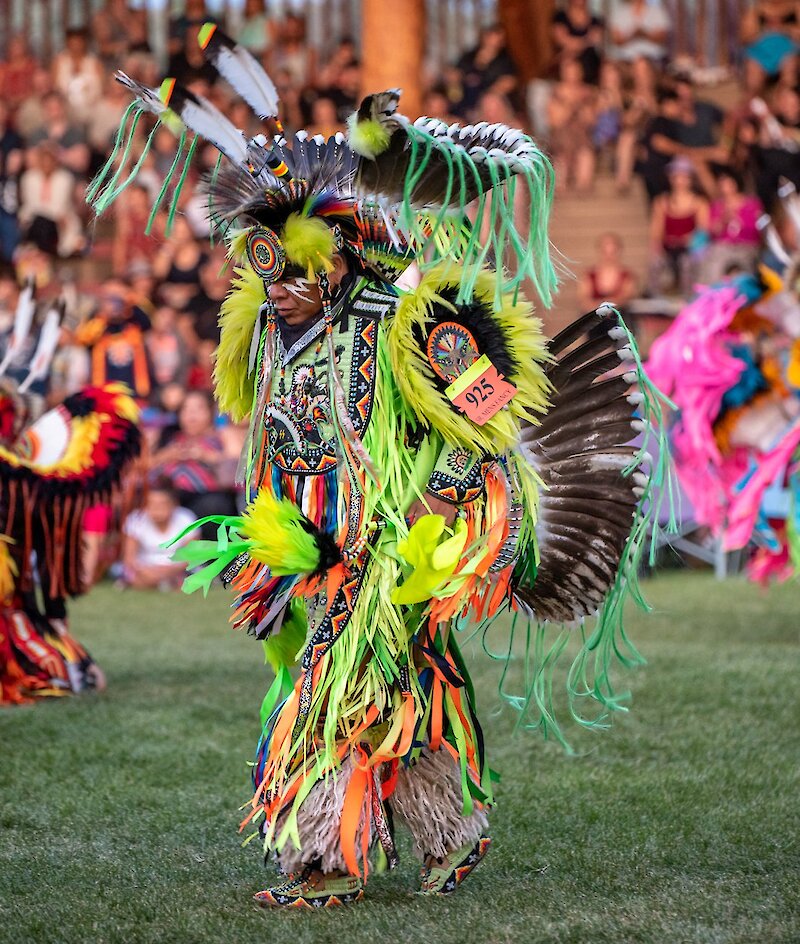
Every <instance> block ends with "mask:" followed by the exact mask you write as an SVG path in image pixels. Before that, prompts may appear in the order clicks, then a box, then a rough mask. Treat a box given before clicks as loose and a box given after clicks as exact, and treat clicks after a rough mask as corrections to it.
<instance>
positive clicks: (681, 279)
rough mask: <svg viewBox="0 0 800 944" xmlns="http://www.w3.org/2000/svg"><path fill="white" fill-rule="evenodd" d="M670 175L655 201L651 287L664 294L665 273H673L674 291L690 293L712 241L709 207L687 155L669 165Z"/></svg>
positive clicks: (656, 293)
mask: <svg viewBox="0 0 800 944" xmlns="http://www.w3.org/2000/svg"><path fill="white" fill-rule="evenodd" d="M668 177H669V190H668V191H667V193H665V194H662V195H661V196H659V197H656V199H655V200H654V201H653V212H652V218H651V221H650V252H651V261H650V277H649V290H650V293H651V294H652V295H658V294H660V292H661V290H662V281H663V275H664V273H665V272H669V273H670V274H671V275H672V279H673V284H672V288H673V290H674V289H675V288H677V289H678V290H679V291H680V293H681V294H682V295H684V296H686V295H688V294H689V293H690V292H691V289H692V285H693V282H694V275H695V268H696V264H697V261H698V259H699V257H700V255H701V253H702V250H703V249H704V248H705V245H706V243H707V240H708V224H709V207H708V201H707V200H706V199H705V197H701V196H700V195H699V194H698V193H697V190H696V187H695V184H696V178H695V176H694V169H693V167H692V164H691V162H690V161H688V160H687V159H686V158H676V159H675V160H674V161H673V162H672V163H671V164H670V165H669V168H668Z"/></svg>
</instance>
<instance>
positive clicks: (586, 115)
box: [0, 0, 800, 579]
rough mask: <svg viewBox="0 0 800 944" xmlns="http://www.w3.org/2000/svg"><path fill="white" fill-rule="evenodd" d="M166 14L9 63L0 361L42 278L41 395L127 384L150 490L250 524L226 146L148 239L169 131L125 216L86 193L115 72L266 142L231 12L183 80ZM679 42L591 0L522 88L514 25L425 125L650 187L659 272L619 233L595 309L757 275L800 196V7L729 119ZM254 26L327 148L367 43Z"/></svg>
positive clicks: (563, 15) (1, 141)
mask: <svg viewBox="0 0 800 944" xmlns="http://www.w3.org/2000/svg"><path fill="white" fill-rule="evenodd" d="M146 16H147V14H146V13H145V12H144V11H140V10H134V9H131V8H129V6H128V3H127V0H108V2H107V3H105V4H104V6H103V8H102V9H101V10H100V11H99V12H98V13H96V15H95V16H94V18H93V19H92V20H91V21H90V23H89V24H88V25H87V27H86V28H81V29H70V30H68V31H67V33H66V39H65V44H64V48H63V49H62V50H61V51H59V52H58V53H57V54H56V55H55V56H54V57H53V58H52V61H49V62H43V61H41V60H40V59H38V58H37V57H36V56H35V55H33V54H32V52H31V50H30V49H29V47H28V44H27V42H26V38H25V37H24V36H21V35H18V36H13V37H10V38H9V40H8V42H7V45H6V48H5V50H4V51H3V55H4V58H3V59H2V60H0V349H1V348H2V346H3V343H4V342H3V341H2V338H3V337H4V336H7V335H8V333H9V331H10V328H11V323H12V319H13V313H14V309H15V305H16V299H17V297H18V294H19V286H20V285H21V284H22V283H23V282H24V281H25V280H26V279H27V278H34V279H35V281H36V283H37V286H38V297H39V299H40V300H42V302H44V303H46V302H47V301H48V300H49V299H55V298H57V297H63V298H64V299H65V300H66V317H65V319H64V322H63V329H62V343H61V347H60V350H59V352H58V354H57V357H56V360H55V363H54V367H53V373H52V377H51V380H50V385H49V388H48V390H47V391H44V390H43V391H42V393H46V395H47V396H48V397H49V398H50V400H51V401H52V402H58V401H59V400H60V399H61V398H63V397H64V396H65V395H67V394H69V393H71V392H73V391H74V390H76V389H78V388H79V387H80V386H82V385H83V384H85V383H87V382H93V383H99V382H104V381H109V380H121V381H124V382H125V383H127V384H128V385H129V386H130V387H131V389H132V390H133V391H134V393H135V395H136V397H137V398H138V399H139V401H140V402H141V403H142V405H143V407H144V418H145V430H146V434H147V438H148V442H149V446H150V451H149V456H150V458H149V460H148V461H149V475H150V478H151V481H153V482H155V481H158V482H159V483H160V487H161V488H162V491H161V492H160V493H159V494H160V495H161V496H162V498H163V497H164V495H165V494H167V492H169V495H168V498H169V501H170V502H173V503H174V506H175V508H178V507H180V506H182V507H184V508H188V509H189V510H190V512H191V513H192V514H194V515H196V516H198V517H202V516H203V515H205V514H209V513H223V514H224V513H229V512H232V511H233V510H234V509H235V508H236V505H237V501H240V497H239V496H237V493H236V489H235V484H234V482H235V470H236V463H237V459H238V455H239V452H240V449H241V446H242V443H243V440H244V436H245V431H244V430H243V429H240V428H235V427H230V426H229V425H226V424H225V422H224V421H223V420H221V419H220V418H218V417H216V416H215V413H214V410H213V404H212V401H211V399H210V393H211V390H212V367H213V363H212V355H213V351H214V348H215V346H216V343H217V340H218V329H217V313H218V309H219V305H220V302H221V300H222V299H223V297H224V295H225V293H226V291H227V288H228V285H229V280H230V269H229V266H228V263H227V260H226V257H225V252H224V249H223V248H222V247H221V246H219V245H214V244H213V242H212V241H211V240H210V239H209V228H208V222H207V215H208V208H207V205H206V202H205V198H204V197H202V196H201V195H200V192H199V188H197V183H198V181H199V180H200V178H201V176H202V175H203V174H204V173H206V172H209V171H211V170H213V167H214V165H215V162H216V159H217V153H216V151H215V150H214V149H213V148H212V147H210V146H208V147H206V148H205V149H202V148H201V149H200V150H199V151H198V155H197V156H196V159H195V161H194V163H193V165H192V167H191V168H190V170H189V172H188V176H187V178H186V181H185V184H184V186H183V187H182V189H181V194H180V200H179V203H178V212H177V214H176V215H175V217H174V220H172V221H171V222H170V224H169V225H168V221H167V213H166V211H163V212H160V213H158V214H157V215H156V216H155V219H154V221H152V226H151V230H150V233H149V234H146V233H145V229H146V228H147V226H148V220H149V218H150V216H151V209H152V207H153V206H154V205H155V204H156V203H157V202H158V197H159V190H160V188H161V182H162V181H163V180H164V177H165V175H166V174H167V172H168V171H169V169H170V166H171V165H172V162H173V158H174V155H175V150H176V139H175V136H174V135H173V134H172V132H171V131H170V130H169V129H168V128H167V127H165V126H161V127H160V128H159V129H158V130H157V131H156V133H155V135H154V136H153V140H152V145H151V146H150V148H149V150H147V149H145V147H144V142H145V140H146V138H147V135H148V133H149V131H150V130H151V129H152V125H149V126H148V123H147V120H143V121H141V122H140V125H139V126H138V127H137V133H136V136H135V138H134V140H133V146H132V148H133V155H134V157H136V158H138V157H139V155H141V154H142V151H143V150H144V151H145V154H144V156H143V157H142V168H141V172H140V173H139V175H138V177H137V179H136V182H135V183H133V184H131V185H130V186H129V187H127V189H126V190H125V192H124V193H123V194H122V195H121V197H120V198H119V200H118V201H117V202H116V203H115V205H114V206H113V208H112V209H110V210H109V211H108V213H107V214H106V215H104V216H102V217H101V218H100V219H97V220H95V219H94V218H93V217H92V215H91V212H90V211H89V209H88V208H87V206H86V203H85V192H86V188H87V184H88V183H89V182H90V181H91V179H92V178H93V176H94V175H95V174H96V173H97V171H98V170H99V169H100V168H101V167H102V166H103V163H104V161H105V160H106V158H107V156H108V154H109V152H110V150H111V147H112V142H113V140H114V135H115V133H116V129H117V127H118V125H119V122H120V119H121V118H122V116H123V114H124V112H125V110H126V108H127V106H128V104H129V102H130V96H129V94H128V92H127V91H126V89H125V88H123V87H122V86H121V85H119V84H118V83H116V82H114V81H113V80H112V74H113V71H114V70H115V69H118V68H121V69H123V70H124V71H125V72H127V73H128V74H129V75H130V76H132V77H133V78H134V79H136V80H137V81H139V82H141V83H143V84H145V85H148V86H157V85H158V84H159V82H160V78H161V77H162V75H164V74H167V75H172V76H174V77H175V78H176V79H177V80H178V81H180V82H181V83H183V84H184V85H186V86H188V87H189V88H190V89H191V90H193V91H195V92H198V93H200V94H202V95H204V96H206V97H207V98H209V99H210V100H211V101H212V102H213V103H214V104H216V105H217V106H218V107H219V108H221V109H222V110H223V111H224V112H225V113H226V114H227V115H228V116H229V117H230V119H231V120H232V121H233V122H234V124H236V125H238V126H239V127H241V128H242V129H243V130H244V131H245V132H247V133H248V135H252V134H255V133H257V131H258V130H259V129H258V128H257V127H256V126H254V124H253V116H252V114H251V112H250V111H249V109H248V108H247V107H245V106H244V104H243V103H242V102H241V101H240V100H239V99H237V98H236V97H235V95H234V94H233V92H232V90H231V89H230V87H229V86H227V85H226V84H225V83H224V82H222V81H220V80H218V79H217V76H216V73H215V72H214V70H213V69H211V68H210V67H209V66H208V65H207V63H206V61H205V59H204V57H203V54H202V52H201V50H200V49H199V46H198V42H197V37H198V32H199V30H200V28H201V26H202V24H203V23H204V22H206V21H208V20H209V19H213V16H211V15H210V13H209V11H208V10H207V9H206V5H205V0H186V3H185V9H184V12H182V13H181V14H180V15H179V16H174V17H173V18H172V19H171V20H170V23H169V36H168V56H169V59H168V62H167V63H166V68H164V65H165V64H164V63H163V62H159V61H158V60H157V58H156V56H155V55H154V53H153V51H152V50H151V49H150V47H149V45H148V24H147V19H146ZM225 25H226V26H227V27H228V28H230V24H225ZM672 30H673V23H672V22H671V19H670V17H669V15H668V13H667V12H666V9H665V7H664V6H663V5H662V4H661V3H659V2H658V0H618V2H617V3H616V4H615V5H613V6H612V13H611V15H610V18H609V20H608V22H604V21H603V20H602V19H601V18H599V17H598V16H596V15H595V14H594V13H593V12H592V7H591V5H590V4H589V3H588V0H565V2H563V3H562V4H560V5H559V7H558V9H557V12H556V13H555V15H554V16H553V20H552V25H551V39H552V48H553V55H552V62H551V66H550V69H549V71H548V73H547V74H546V75H544V76H543V77H541V78H539V79H536V80H534V81H533V82H531V83H528V84H527V85H526V84H525V83H523V82H521V81H520V79H519V76H518V74H517V70H516V69H515V65H514V62H513V60H512V58H511V56H510V55H509V53H508V51H507V49H506V37H505V35H504V32H503V30H502V28H501V27H499V26H496V25H495V26H489V27H487V28H485V29H483V30H482V32H481V34H480V37H479V40H478V42H477V44H476V45H475V47H474V48H472V49H469V50H467V51H465V52H464V53H463V55H461V56H460V58H458V59H457V61H455V62H454V63H453V64H452V66H451V67H450V68H446V69H444V70H439V71H440V72H441V74H432V75H429V76H428V77H427V93H426V98H425V102H424V110H425V112H426V113H427V114H430V115H433V116H435V117H439V118H442V119H444V120H450V119H452V120H455V119H462V120H485V121H489V122H495V121H499V122H507V123H509V124H521V125H523V126H525V127H526V128H528V129H529V130H531V131H532V133H533V134H535V135H536V137H537V139H538V140H539V141H540V142H541V143H542V144H543V146H544V147H545V148H546V149H547V150H548V152H549V153H550V154H551V155H552V157H553V160H554V163H555V165H556V171H557V180H558V181H559V186H560V187H562V188H565V189H568V190H573V191H578V192H580V193H590V192H591V190H592V188H593V186H594V183H595V178H596V175H597V173H598V167H601V168H602V167H605V166H606V165H607V166H609V167H610V168H611V171H612V173H613V176H614V181H615V186H616V188H617V189H618V191H619V193H620V194H621V195H623V194H626V193H628V192H629V191H630V189H631V188H632V187H633V186H639V183H638V182H637V178H638V180H640V181H641V186H642V187H643V190H644V192H645V193H646V197H647V201H648V204H649V207H650V211H651V212H650V219H651V225H650V253H651V265H650V270H649V272H648V274H647V277H646V279H641V278H638V277H637V275H636V274H634V273H633V272H631V271H630V269H629V268H628V267H627V266H626V265H625V263H624V260H623V249H622V244H621V241H620V239H619V237H618V236H616V235H615V234H614V233H613V232H609V233H607V234H606V235H605V236H603V237H602V239H601V240H600V242H599V247H598V258H597V260H596V263H595V265H594V266H593V267H592V268H591V269H590V270H588V271H587V272H586V273H585V275H584V277H583V279H582V281H581V286H580V294H581V300H582V302H583V303H584V304H586V305H587V306H588V305H591V304H592V303H596V302H597V301H598V300H602V299H608V298H612V299H614V300H616V301H618V302H619V303H621V304H624V303H625V302H627V301H628V300H630V299H631V298H633V297H635V296H636V295H637V294H640V293H641V292H642V291H643V290H646V291H649V292H650V293H651V294H659V293H661V292H663V291H665V290H666V291H670V290H671V291H677V292H687V291H688V290H689V289H690V287H691V285H692V282H693V280H694V279H696V278H697V277H698V273H699V272H700V271H702V273H703V274H704V277H705V278H707V279H713V278H718V277H722V276H724V275H725V274H727V273H730V272H732V271H734V270H740V269H746V268H747V267H749V266H752V264H753V261H754V259H755V257H756V255H757V253H758V251H759V247H760V244H761V233H760V231H759V228H758V226H757V223H758V220H759V217H761V215H762V213H763V212H764V210H765V209H766V210H769V211H774V210H775V196H776V193H777V189H778V186H779V182H780V181H781V179H783V178H787V179H789V180H792V181H794V182H795V183H796V184H797V185H798V186H800V92H799V91H798V49H800V4H798V3H795V2H793V0H758V2H756V3H755V4H754V6H753V7H752V9H751V10H750V11H749V13H748V15H747V16H746V18H745V19H744V20H743V22H742V23H741V40H742V45H741V54H740V57H739V61H738V62H737V63H736V69H737V73H736V74H737V76H738V81H739V83H740V85H739V88H740V94H739V97H738V101H737V103H736V105H735V106H734V107H732V108H729V109H727V110H723V109H721V108H719V107H718V106H717V105H715V104H712V103H711V102H710V101H707V100H705V97H704V95H703V94H702V90H698V88H697V87H696V83H695V81H694V77H693V73H692V71H691V69H688V70H686V69H684V70H683V71H676V70H675V69H673V68H671V67H670V64H669V61H668V50H669V49H670V37H671V33H672ZM235 32H236V38H237V39H238V40H239V42H241V43H243V44H244V45H245V46H247V48H249V49H250V50H251V51H252V52H253V53H254V54H255V55H256V56H257V57H259V58H260V59H261V60H262V61H263V62H264V64H265V66H266V68H267V71H268V72H269V74H270V75H271V76H272V77H273V79H274V81H275V83H276V86H277V88H278V91H279V94H280V98H281V102H282V108H283V114H282V116H281V117H282V120H283V122H284V124H285V126H286V127H288V128H289V129H292V128H299V127H306V128H308V129H309V131H310V132H312V133H319V134H322V135H326V136H327V135H330V134H333V133H335V132H337V131H340V130H343V129H344V127H345V121H346V119H347V116H348V115H349V114H350V113H351V112H352V111H353V109H354V107H355V105H356V103H357V99H358V95H359V92H360V86H361V67H360V62H359V55H358V47H357V44H356V43H355V42H354V41H353V40H352V39H349V38H347V37H344V38H341V39H340V40H339V42H338V43H337V45H336V46H335V48H334V49H333V50H332V52H331V54H330V55H328V56H327V57H325V58H324V59H323V58H322V57H321V56H320V55H319V54H318V51H317V50H316V49H315V48H314V46H313V45H312V44H310V43H309V42H308V40H307V23H306V19H305V17H304V16H303V15H302V13H299V12H298V13H290V14H287V15H283V16H281V17H280V18H278V17H276V16H274V15H273V14H272V13H271V11H270V4H269V2H268V0H246V3H245V6H244V10H243V15H242V17H241V18H240V20H239V21H238V26H237V28H236V30H235ZM168 202H169V201H165V205H168ZM776 225H778V226H780V219H779V218H778V219H777V220H776ZM34 342H35V338H34V339H32V341H31V346H32V345H33V344H34ZM163 489H166V490H167V492H164V491H163ZM170 490H171V491H170ZM157 501H158V496H157V498H156V503H157ZM163 505H164V503H163V502H162V506H163ZM164 507H166V506H163V507H162V508H161V512H160V513H161V516H162V517H163V514H164V513H165V512H164ZM182 520H183V519H182ZM143 579H144V578H143Z"/></svg>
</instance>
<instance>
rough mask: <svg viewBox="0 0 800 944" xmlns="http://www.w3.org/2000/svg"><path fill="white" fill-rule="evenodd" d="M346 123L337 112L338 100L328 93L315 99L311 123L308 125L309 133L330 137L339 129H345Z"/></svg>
mask: <svg viewBox="0 0 800 944" xmlns="http://www.w3.org/2000/svg"><path fill="white" fill-rule="evenodd" d="M344 127H345V126H344V124H343V123H342V122H341V121H339V116H338V114H337V112H336V102H334V100H333V99H332V98H328V97H327V96H326V95H320V96H319V97H318V98H315V99H314V102H313V103H312V105H311V123H310V124H309V125H308V133H309V134H321V135H322V137H323V138H329V137H331V136H332V135H334V134H336V133H337V131H344Z"/></svg>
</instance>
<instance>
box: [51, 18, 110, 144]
mask: <svg viewBox="0 0 800 944" xmlns="http://www.w3.org/2000/svg"><path fill="white" fill-rule="evenodd" d="M65 44H66V46H65V49H64V50H63V51H62V52H60V53H58V55H57V56H56V57H55V59H54V60H53V85H54V87H55V90H56V91H57V92H60V93H61V94H62V95H63V96H64V101H65V102H66V105H67V109H68V111H69V115H70V118H71V119H72V120H73V121H74V122H75V123H76V124H78V125H81V126H84V125H86V123H87V122H88V120H89V117H90V115H91V114H92V111H93V109H94V107H95V105H96V104H97V103H98V102H99V101H100V97H101V95H102V93H103V82H104V73H103V67H102V66H101V65H100V60H99V59H98V58H97V56H95V55H94V54H93V53H91V52H89V34H88V33H87V31H86V30H84V29H68V30H67V32H66V39H65Z"/></svg>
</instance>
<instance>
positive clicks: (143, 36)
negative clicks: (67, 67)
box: [92, 0, 150, 72]
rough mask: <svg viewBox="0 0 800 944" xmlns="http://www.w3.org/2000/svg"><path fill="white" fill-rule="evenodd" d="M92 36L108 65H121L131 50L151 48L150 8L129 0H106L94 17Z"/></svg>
mask: <svg viewBox="0 0 800 944" xmlns="http://www.w3.org/2000/svg"><path fill="white" fill-rule="evenodd" d="M92 37H93V38H94V42H95V45H96V47H97V52H98V53H99V55H100V58H101V59H102V60H103V62H104V63H105V64H106V66H107V67H108V68H111V69H118V68H119V63H120V62H121V61H122V60H123V58H124V57H125V55H126V54H127V53H129V52H149V51H150V44H149V41H148V37H147V10H146V9H144V8H143V7H141V6H140V7H139V8H138V9H137V8H134V7H131V6H130V5H129V3H128V0H106V2H105V3H104V4H103V5H102V6H101V7H100V9H99V10H98V11H97V12H96V13H95V15H94V16H93V17H92ZM125 71H126V72H127V69H126V70H125Z"/></svg>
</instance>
